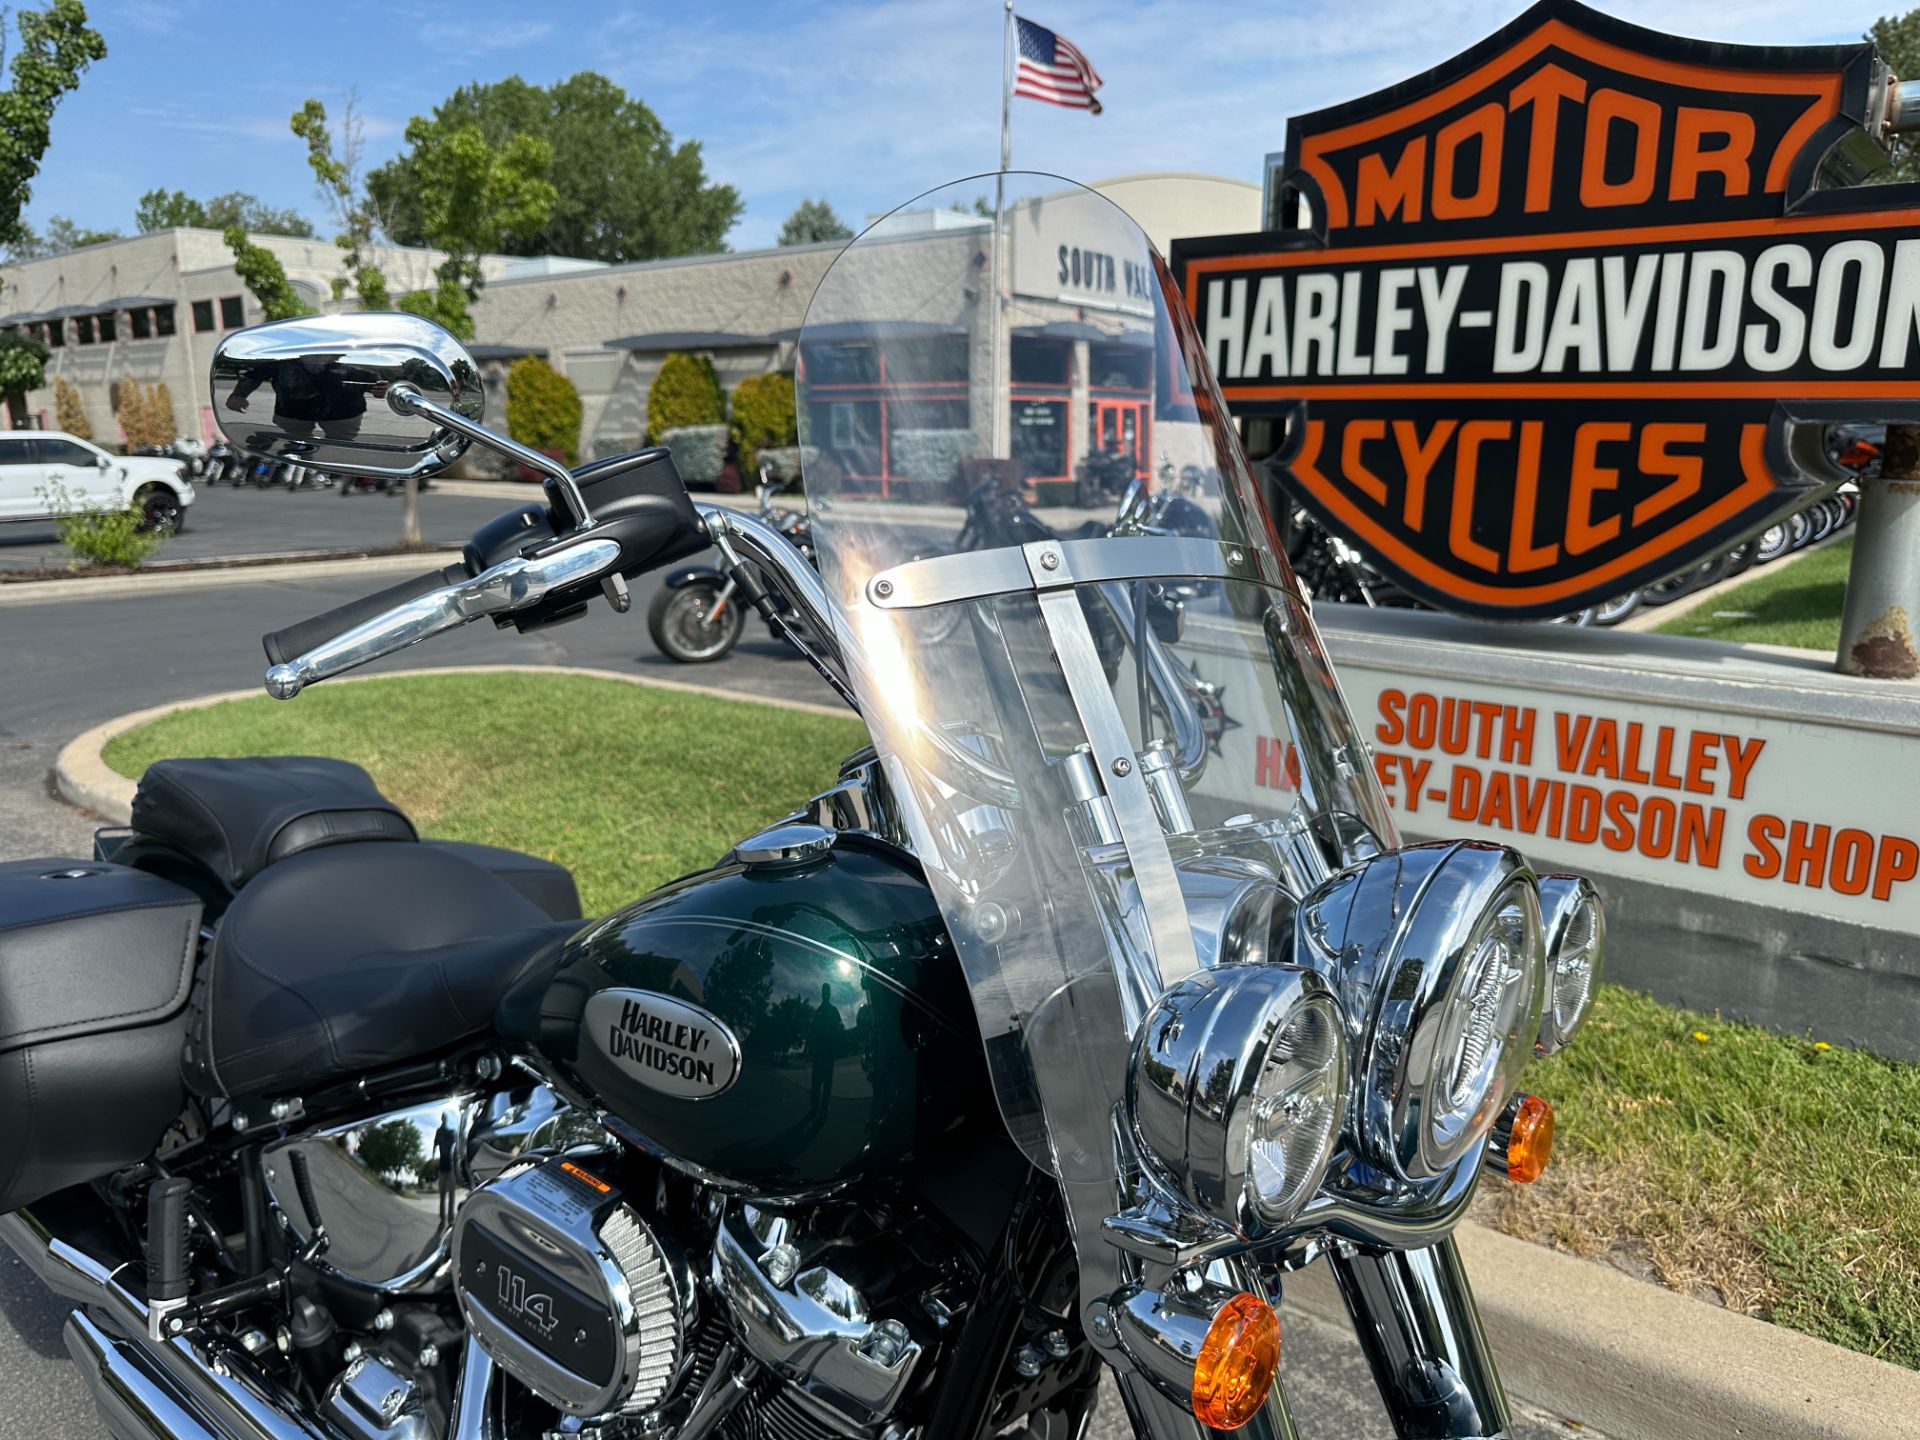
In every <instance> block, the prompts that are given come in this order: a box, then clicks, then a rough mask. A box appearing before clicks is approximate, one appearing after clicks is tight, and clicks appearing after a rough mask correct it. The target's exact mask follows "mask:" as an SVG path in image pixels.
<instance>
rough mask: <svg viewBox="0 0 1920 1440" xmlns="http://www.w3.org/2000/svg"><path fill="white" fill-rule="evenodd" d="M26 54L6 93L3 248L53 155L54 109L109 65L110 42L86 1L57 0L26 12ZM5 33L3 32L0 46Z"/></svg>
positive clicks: (1, 134) (0, 124) (18, 59)
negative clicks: (89, 72) (94, 69)
mask: <svg viewBox="0 0 1920 1440" xmlns="http://www.w3.org/2000/svg"><path fill="white" fill-rule="evenodd" d="M18 23H19V29H20V48H19V49H17V50H15V51H14V53H13V63H12V66H11V74H12V76H13V86H12V88H11V89H8V90H5V91H0V242H7V243H11V242H12V241H13V240H15V239H16V238H17V232H18V230H19V228H20V212H21V211H22V210H24V209H25V208H26V204H27V201H28V199H29V198H30V196H31V194H32V188H31V183H30V182H31V181H32V180H33V177H34V176H36V175H38V174H39V173H40V160H41V157H42V156H44V155H45V154H46V152H47V141H48V139H49V137H50V135H51V127H52V122H53V111H54V107H55V106H57V105H58V104H59V103H60V100H61V97H62V96H64V95H65V94H67V92H68V91H70V90H73V89H74V88H75V87H77V86H78V85H79V83H80V72H81V71H83V70H85V69H86V68H87V66H89V65H91V64H92V63H93V62H94V61H96V60H104V59H105V58H106V55H107V42H106V41H104V40H102V39H101V38H100V35H99V32H98V31H96V30H93V29H92V28H91V27H89V26H88V24H87V7H86V6H84V5H82V4H81V3H80V0H53V3H52V4H50V5H48V6H47V8H46V9H44V10H23V11H21V12H20V18H19V22H18ZM4 43H5V32H4V30H3V29H0V46H4Z"/></svg>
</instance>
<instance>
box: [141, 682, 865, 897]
mask: <svg viewBox="0 0 1920 1440" xmlns="http://www.w3.org/2000/svg"><path fill="white" fill-rule="evenodd" d="M865 743H866V728H865V727H864V726H863V725H861V723H860V722H859V721H858V720H857V719H855V718H853V717H852V716H851V715H849V716H848V717H847V718H845V719H839V718H836V717H833V716H827V715H813V714H808V713H806V712H804V711H795V710H779V709H774V708H772V707H770V706H766V705H759V704H755V703H753V702H751V701H740V700H722V699H708V698H707V697H705V696H699V695H688V694H685V693H683V692H678V691H670V690H656V689H649V688H648V687H646V686H641V685H623V684H620V683H618V682H617V681H611V680H595V679H592V678H590V677H587V676H582V675H529V674H512V673H508V674H500V675H434V676H423V677H417V678H407V679H397V680H365V681H357V682H355V683H353V684H345V685H320V686H316V687H315V688H314V689H312V690H309V691H307V692H306V693H305V694H303V695H301V696H300V698H299V699H297V700H293V701H279V700H270V699H268V698H267V697H265V696H261V697H260V698H258V699H249V700H230V701H226V702H224V703H222V704H219V705H214V706H209V707H208V708H206V709H202V710H180V711H176V712H174V713H173V714H171V715H168V716H165V717H163V718H161V719H159V720H156V721H154V722H153V723H152V724H149V725H143V726H141V727H140V728H139V729H137V730H134V731H130V732H129V733H127V734H125V735H122V736H120V737H118V738H117V739H115V740H114V741H113V742H112V743H111V744H109V745H108V746H107V751H106V761H107V763H108V764H109V765H111V766H112V767H113V768H114V769H115V770H118V771H119V772H120V773H121V774H122V775H130V776H138V775H139V774H140V773H141V772H142V771H144V770H145V769H146V767H147V764H148V762H150V761H152V760H157V759H160V758H161V757H163V756H169V755H334V756H338V757H339V758H341V759H343V760H351V761H353V762H354V763H355V764H358V765H364V766H365V767H366V768H367V769H368V770H369V771H370V772H371V773H372V775H373V778H374V779H375V780H376V781H377V782H379V785H380V788H381V789H382V790H383V791H385V792H386V794H387V795H388V796H389V797H391V798H392V799H393V800H394V801H395V802H396V803H397V804H398V805H399V806H400V807H401V808H402V809H403V810H405V811H406V812H407V813H408V814H409V815H411V816H412V817H413V819H414V823H415V824H416V825H418V826H419V827H420V829H421V831H422V832H423V833H425V834H431V835H438V836H444V837H447V838H450V839H455V840H477V841H481V842H483V843H485V844H489V845H507V846H511V847H513V848H514V849H516V850H527V851H531V852H533V853H534V854H538V855H543V856H546V857H547V858H549V859H552V860H557V861H559V862H560V863H561V864H563V865H565V866H567V867H568V868H569V869H571V870H572V871H573V872H574V874H575V875H576V876H577V877H578V878H579V882H580V893H581V899H582V900H583V901H584V902H585V904H586V907H587V911H588V913H590V914H599V913H604V912H606V911H608V910H612V909H615V908H616V907H618V906H620V905H623V904H625V903H626V902H627V901H629V900H635V899H638V898H639V897H640V896H641V895H644V894H645V893H646V892H647V891H649V890H651V889H653V888H654V887H655V886H657V885H660V884H662V883H663V882H665V881H667V880H671V879H672V878H673V877H674V876H676V875H683V874H685V873H686V872H687V871H689V870H693V869H697V868H698V867H700V866H702V865H708V864H711V863H712V862H713V861H714V860H715V859H717V858H718V857H719V856H721V855H722V854H724V853H725V852H726V850H727V848H728V847H729V846H731V845H732V844H733V842H734V841H736V840H740V839H743V838H745V837H746V836H747V835H750V834H752V833H753V831H754V829H755V828H756V827H757V826H759V825H762V824H764V823H767V822H769V821H773V820H777V819H779V818H780V817H781V816H782V815H785V814H788V813H789V812H790V811H791V810H792V808H793V807H794V806H795V805H797V804H799V803H800V802H801V801H803V800H805V799H806V798H807V797H808V796H809V795H813V794H816V793H817V792H819V791H820V790H823V789H825V788H826V787H827V786H828V785H830V784H832V783H833V780H834V776H835V773H836V770H837V767H838V765H839V762H840V760H841V759H842V758H844V757H845V756H847V755H848V754H851V753H852V752H853V751H854V750H856V749H858V748H859V747H860V746H862V745H864V744H865Z"/></svg>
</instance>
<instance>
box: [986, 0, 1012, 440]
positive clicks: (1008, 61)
mask: <svg viewBox="0 0 1920 1440" xmlns="http://www.w3.org/2000/svg"><path fill="white" fill-rule="evenodd" d="M1003 8H1004V10H1005V19H1004V21H1003V22H1002V25H1001V30H1000V169H999V171H998V172H996V174H995V175H994V178H993V303H992V305H991V306H989V307H988V311H989V316H990V320H989V323H990V324H991V325H992V326H993V334H992V337H991V340H992V345H991V349H990V351H989V356H990V359H989V364H990V366H991V368H992V372H993V373H992V377H991V384H992V387H993V391H992V394H991V396H990V397H989V403H990V404H991V405H992V408H993V417H992V420H991V422H990V423H989V425H988V437H989V445H990V446H991V453H992V456H993V458H994V459H996V460H999V459H1004V458H1006V457H1007V455H1008V454H1010V453H1011V447H1010V446H1009V444H1008V443H1007V429H1008V422H1009V420H1010V418H1011V417H1009V415H1008V414H1007V410H1008V408H1009V406H1008V402H1007V399H1006V397H1007V394H1008V391H1007V387H1006V386H1005V384H1004V383H1002V366H1003V364H1004V361H1005V358H1006V357H1005V350H1006V339H1005V337H1004V336H1003V335H1002V333H1001V332H1002V331H1003V330H1005V329H1006V304H1007V286H1006V249H1007V246H1006V226H1005V223H1004V212H1005V210H1006V204H1007V170H1008V169H1009V168H1010V167H1011V166H1012V164H1013V0H1005V5H1004V7H1003Z"/></svg>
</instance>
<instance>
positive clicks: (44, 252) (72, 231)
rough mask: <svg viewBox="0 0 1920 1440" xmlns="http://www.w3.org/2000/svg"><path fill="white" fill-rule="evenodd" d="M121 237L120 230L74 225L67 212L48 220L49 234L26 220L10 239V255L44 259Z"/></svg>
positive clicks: (29, 258) (8, 246)
mask: <svg viewBox="0 0 1920 1440" xmlns="http://www.w3.org/2000/svg"><path fill="white" fill-rule="evenodd" d="M120 238H121V235H120V232H119V231H118V230H90V229H88V228H87V227H86V226H84V225H76V224H74V222H73V221H71V220H69V219H67V217H66V216H64V215H55V216H54V217H53V218H52V219H51V220H49V221H47V233H46V234H44V235H42V234H40V232H39V231H37V230H35V229H34V228H33V227H32V226H31V225H29V224H27V223H26V221H24V220H22V221H20V222H19V223H18V224H17V225H15V226H14V231H13V238H12V239H11V240H9V241H8V242H7V246H6V251H7V258H8V259H9V260H44V259H45V258H46V257H47V256H49V255H64V254H66V253H67V252H68V251H69V250H78V249H79V248H80V247H81V246H82V245H102V244H105V243H106V242H107V241H109V240H118V239H120Z"/></svg>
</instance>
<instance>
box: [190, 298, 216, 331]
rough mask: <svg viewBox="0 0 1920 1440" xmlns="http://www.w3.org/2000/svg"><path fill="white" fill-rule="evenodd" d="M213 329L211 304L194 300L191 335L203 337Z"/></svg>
mask: <svg viewBox="0 0 1920 1440" xmlns="http://www.w3.org/2000/svg"><path fill="white" fill-rule="evenodd" d="M211 329H213V302H212V301H211V300H196V301H194V302H193V333H194V334H196V335H204V334H206V333H207V331H209V330H211Z"/></svg>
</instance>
